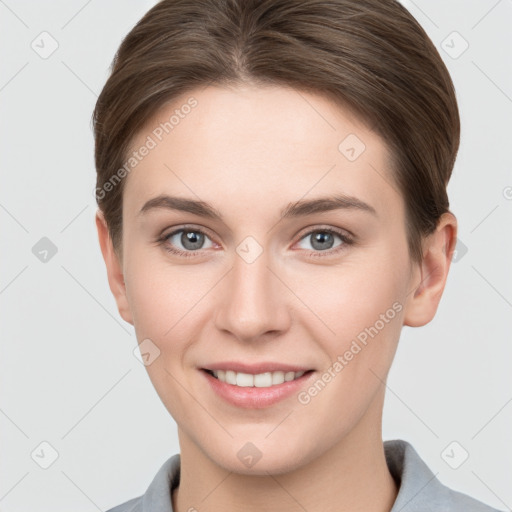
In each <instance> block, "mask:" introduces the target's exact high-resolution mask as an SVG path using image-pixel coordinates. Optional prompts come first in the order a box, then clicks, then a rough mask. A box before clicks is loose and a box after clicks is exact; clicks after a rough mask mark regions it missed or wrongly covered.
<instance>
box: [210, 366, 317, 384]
mask: <svg viewBox="0 0 512 512" xmlns="http://www.w3.org/2000/svg"><path fill="white" fill-rule="evenodd" d="M204 371H205V372H206V373H208V374H209V375H211V376H212V377H215V378H216V379H218V380H220V381H221V382H225V383H226V384H231V385H233V386H238V387H245V388H247V387H256V388H270V387H273V386H279V385H280V384H283V383H284V382H290V381H292V380H297V379H300V378H301V377H302V376H303V375H307V374H310V373H311V372H312V371H313V370H308V371H300V372H283V371H276V372H265V373H258V374H252V373H242V372H235V371H232V370H208V369H206V368H205V369H204Z"/></svg>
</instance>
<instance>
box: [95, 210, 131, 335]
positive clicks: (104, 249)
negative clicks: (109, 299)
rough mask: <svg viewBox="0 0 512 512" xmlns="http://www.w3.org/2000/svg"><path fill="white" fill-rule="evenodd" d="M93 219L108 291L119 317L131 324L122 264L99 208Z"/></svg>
mask: <svg viewBox="0 0 512 512" xmlns="http://www.w3.org/2000/svg"><path fill="white" fill-rule="evenodd" d="M95 220H96V228H97V230H98V241H99V243H100V248H101V253H102V255H103V260H104V261H105V266H106V268H107V278H108V284H109V287H110V291H111V292H112V295H113V296H114V298H115V300H116V303H117V309H118V310H119V314H120V315H121V317H122V318H123V319H124V320H125V321H126V322H128V323H130V324H132V325H133V318H132V314H131V310H130V307H129V303H128V298H127V295H126V285H125V282H124V275H123V269H122V265H121V263H120V261H119V257H118V255H117V254H116V252H115V250H114V246H113V243H112V238H111V237H110V233H109V231H108V227H107V223H106V221H105V217H104V216H103V213H102V212H101V210H99V209H98V210H97V212H96V219H95Z"/></svg>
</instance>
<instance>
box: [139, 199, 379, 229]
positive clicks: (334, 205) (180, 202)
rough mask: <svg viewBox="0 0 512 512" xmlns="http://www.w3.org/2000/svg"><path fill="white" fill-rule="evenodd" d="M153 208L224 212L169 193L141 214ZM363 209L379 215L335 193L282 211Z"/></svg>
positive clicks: (213, 215) (212, 215)
mask: <svg viewBox="0 0 512 512" xmlns="http://www.w3.org/2000/svg"><path fill="white" fill-rule="evenodd" d="M153 209H168V210H177V211H182V212H188V213H192V214H194V215H198V216H199V217H205V218H208V219H212V220H218V221H221V222H222V221H223V220H224V219H223V216H222V214H221V213H220V212H219V211H218V210H217V209H215V208H214V207H213V206H211V205H210V204H209V203H205V202H204V201H196V200H194V199H187V198H184V197H176V196H169V195H159V196H157V197H154V198H153V199H150V200H149V201H147V202H146V203H144V206H143V207H142V208H141V209H140V211H139V214H138V215H140V214H143V213H146V212H148V211H150V210H153ZM339 209H343V210H361V211H363V212H367V213H370V214H372V215H374V216H376V217H377V216H378V215H377V212H376V211H375V208H373V206H371V205H369V204H367V203H365V202H364V201H361V200H360V199H358V198H357V197H353V196H348V195H345V194H335V195H332V196H326V197H319V198H316V199H309V200H299V201H296V202H294V203H289V204H288V205H287V206H286V207H285V208H284V209H283V210H282V211H281V218H282V219H289V218H297V217H305V216H307V215H312V214H314V213H322V212H327V211H331V210H339Z"/></svg>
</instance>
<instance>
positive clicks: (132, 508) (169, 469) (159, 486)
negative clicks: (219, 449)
mask: <svg viewBox="0 0 512 512" xmlns="http://www.w3.org/2000/svg"><path fill="white" fill-rule="evenodd" d="M179 481H180V455H179V453H178V454H175V455H173V456H172V457H170V458H169V459H167V460H166V461H165V462H164V463H163V465H162V466H161V467H160V469H159V470H158V472H157V474H156V475H155V477H154V478H153V480H152V481H151V483H150V484H149V486H148V488H147V490H146V492H145V493H144V494H143V495H142V496H138V497H137V498H132V499H130V500H128V501H125V502H124V503H121V504H120V505H117V506H115V507H114V508H110V509H108V510H107V512H143V511H153V510H154V511H158V512H173V510H172V499H171V493H172V490H173V489H174V487H176V486H177V485H178V484H179Z"/></svg>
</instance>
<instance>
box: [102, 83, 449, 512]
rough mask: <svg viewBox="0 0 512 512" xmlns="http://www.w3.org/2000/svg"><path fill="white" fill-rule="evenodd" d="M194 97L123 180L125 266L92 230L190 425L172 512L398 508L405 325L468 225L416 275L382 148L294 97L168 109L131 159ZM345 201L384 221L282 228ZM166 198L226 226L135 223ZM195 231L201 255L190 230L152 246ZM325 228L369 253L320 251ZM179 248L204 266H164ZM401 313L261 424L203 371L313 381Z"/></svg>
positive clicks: (181, 217)
mask: <svg viewBox="0 0 512 512" xmlns="http://www.w3.org/2000/svg"><path fill="white" fill-rule="evenodd" d="M190 96H193V97H194V98H196V99H197V101H198V106H197V107H196V108H195V109H192V111H191V112H190V113H189V114H188V115H187V116H185V117H184V119H181V120H180V123H179V125H177V126H176V127H175V128H174V130H173V131H172V132H170V133H169V134H167V135H166V136H165V137H164V138H163V139H162V141H161V142H159V144H158V145H157V147H155V148H154V149H152V150H151V151H150V152H149V154H148V155H147V156H145V157H144V158H143V159H142V161H141V162H140V163H138V165H137V166H136V167H135V168H134V169H133V170H132V171H131V172H130V174H129V175H128V177H127V178H126V179H127V182H126V183H125V190H124V199H123V239H122V256H121V253H119V254H118V253H116V251H114V248H113V246H112V242H111V239H110V237H109V234H108V230H107V227H106V225H105V221H104V219H103V216H102V215H101V212H100V211H98V213H97V217H96V225H97V229H98V236H99V242H100V246H101V250H102V254H103V257H104V260H105V264H106V268H107V275H108V281H109V285H110V288H111V290H112V293H113V295H114V297H115V299H116V302H117V306H118V309H119V312H120V314H121V316H122V317H123V318H124V320H126V321H127V322H129V323H130V324H132V325H134V327H135V331H136V335H137V339H138V342H139V343H140V342H141V341H142V340H144V339H146V338H149V339H151V340H152V342H153V343H154V344H155V345H156V346H158V348H159V350H160V356H159V357H158V358H156V359H155V360H154V361H153V362H152V363H151V364H150V365H148V366H147V367H146V368H147V371H148V374H149V377H150V379H151V381H152V383H153V385H154V387H155V389H156V391H157V393H158V395H159V396H160V398H161V400H162V402H163V404H164V405H165V407H166V408H167V409H168V411H169V412H170V414H171V415H172V416H173V418H174V419H175V421H176V423H177V425H178V436H179V442H180V451H181V481H180V485H179V487H178V488H177V489H176V490H175V491H174V493H173V497H172V501H173V506H174V510H175V511H178V512H185V511H188V510H189V509H191V507H194V508H195V509H196V510H198V511H200V512H203V511H205V512H206V511H221V510H231V511H236V510H243V511H246V512H247V511H252V510H280V511H288V510H299V509H301V510H302V508H301V507H303V508H304V509H306V510H308V511H309V512H314V511H320V510H321V511H334V510H336V511H349V510H350V511H352V510H365V511H370V512H377V511H389V510H390V509H391V507H392V505H393V503H394V501H395V499H396V495H397V485H396V483H395V482H394V480H393V478H392V476H391V475H390V473H389V471H388V468H387V465H386V461H385V457H384V449H383V442H382V434H381V425H382V410H383V401H384V391H385V380H386V378H387V375H388V371H389V369H390V366H391V363H392V360H393V357H394V354H395V351H396V349H397V345H398V341H399V337H400V331H401V329H402V326H403V325H408V326H412V327H416V326H421V325H425V324H427V323H428V322H430V321H431V320H432V318H433V317H434V315H435V313H436V310H437V307H438V304H439V301H440V299H441V296H442V293H443V290H444V287H445V283H446V279H447V275H448V271H449V268H450V262H451V254H452V252H453V250H454V246H455V240H456V234H457V222H456V219H455V217H454V216H453V215H452V214H451V213H448V214H445V215H443V217H442V218H441V220H440V222H439V224H438V228H437V230H436V232H435V233H433V234H432V235H430V236H429V237H427V238H426V239H425V240H424V258H423V261H422V262H421V264H414V263H413V262H412V261H411V259H410V257H409V253H408V249H407V240H406V231H405V209H404V202H403V199H402V197H401V195H400V194H399V193H398V191H397V189H396V188H395V187H394V186H393V177H392V169H390V168H389V167H388V164H387V162H388V157H389V154H388V149H387V147H386V145H385V144H384V142H383V141H382V139H381V138H380V137H379V136H378V135H377V134H376V133H375V132H373V131H371V130H370V129H369V128H367V127H365V126H364V125H363V124H362V123H361V122H360V121H359V120H358V119H357V118H356V117H354V116H353V115H351V114H350V113H349V112H348V111H345V110H344V109H341V108H339V107H337V106H335V105H334V104H332V103H331V102H330V101H329V100H327V99H325V98H323V97H322V96H320V95H313V94H306V93H304V92H300V93H299V92H298V91H296V90H293V89H289V88H284V87H261V86H260V87H255V86H249V85H246V86H243V87H241V86H240V87H236V88H221V87H207V88H205V89H198V90H195V91H192V92H191V93H188V94H187V95H184V96H183V97H181V98H179V99H177V100H176V101H174V102H173V103H172V105H171V104H168V105H165V106H163V107H162V108H161V110H160V111H159V112H158V114H157V115H156V116H154V118H153V119H151V120H150V122H148V123H147V125H146V126H145V127H144V128H143V129H142V130H141V131H140V132H139V133H138V134H137V135H136V137H135V139H134V141H133V148H138V147H140V146H141V145H142V144H144V142H145V141H146V138H147V136H148V135H150V134H151V131H152V130H153V129H154V128H155V127H156V126H158V124H159V123H160V122H163V121H165V120H167V119H169V117H170V115H172V113H173V111H174V109H175V108H179V106H180V105H183V104H184V103H185V102H186V100H187V98H189V97H190ZM349 134H356V135H357V137H358V138H359V139H360V140H362V141H363V142H364V144H365V146H366V149H365V150H364V152H363V153H362V154H361V155H360V156H359V157H358V158H357V159H356V160H355V161H349V160H348V159H347V158H346V157H345V156H344V155H343V154H342V153H341V152H340V151H339V150H338V145H339V144H340V142H341V141H342V140H343V139H344V138H345V137H346V136H347V135H349ZM372 167H373V168H372ZM376 171H378V172H376ZM334 192H340V193H345V194H349V195H351V196H355V197H357V198H358V199H360V200H362V201H364V202H366V203H368V204H370V205H371V206H372V207H373V208H374V209H375V211H376V213H377V215H371V214H370V213H368V212H365V211H362V210H348V209H339V210H332V211H329V212H323V213H315V214H312V215H309V216H307V217H304V218H294V219H281V218H280V216H279V212H280V211H281V209H282V208H284V207H285V206H287V205H288V204H289V203H293V202H295V201H298V200H300V199H313V198H316V197H320V196H325V195H330V194H332V193H334ZM162 193H165V194H169V195H177V196H180V197H186V198H191V199H196V200H197V199H200V200H202V201H205V202H208V203H210V204H212V205H213V206H214V207H215V208H216V209H217V210H218V211H220V212H221V213H222V215H223V217H224V221H223V222H220V221H217V220H211V219H207V218H203V217H200V216H197V215H193V214H190V213H185V212H179V211H173V210H167V209H163V208H160V209H154V210H150V211H148V212H146V213H144V214H138V212H139V210H140V209H141V207H142V206H143V204H144V203H145V202H146V201H147V200H149V199H151V198H153V197H155V196H157V195H159V194H162ZM184 224H192V228H190V227H189V229H192V230H194V228H196V229H202V230H203V231H205V232H206V237H205V239H204V243H203V245H202V246H200V248H199V249H194V248H192V249H190V248H189V247H190V245H188V246H186V245H183V243H182V239H181V241H180V235H181V233H179V234H178V235H175V236H174V237H173V238H172V241H171V240H168V241H167V242H163V243H161V244H159V243H158V242H157V240H158V239H159V237H160V236H161V235H162V234H164V235H165V234H169V233H171V232H172V231H173V230H176V229H179V228H180V227H182V226H183V225H184ZM325 227H332V228H338V229H339V230H341V231H342V232H343V230H348V231H349V232H350V233H352V234H353V235H355V237H356V240H357V242H356V243H355V244H353V245H345V246H344V247H343V249H342V250H341V251H340V252H335V251H336V249H337V248H338V247H339V246H341V245H342V244H343V242H342V241H341V239H339V238H338V236H337V235H334V239H333V241H332V246H330V247H331V248H329V246H328V245H327V246H326V245H325V242H324V246H323V247H326V249H324V250H322V249H321V248H320V249H318V248H315V247H322V246H315V245H313V243H314V240H313V237H312V231H315V230H318V231H322V228H325ZM315 232H316V231H315ZM313 234H314V233H313ZM247 236H252V237H253V238H254V239H255V240H256V241H257V242H258V244H259V245H260V246H261V249H262V251H263V252H262V253H261V255H260V256H259V257H258V258H257V259H256V260H255V261H254V262H252V263H250V264H249V263H247V262H246V261H245V260H244V259H243V258H242V257H240V256H239V254H238V253H237V252H236V249H237V246H238V245H239V244H240V243H241V242H242V241H243V240H244V239H245V238H246V237H247ZM172 243H174V247H175V248H178V249H181V250H182V251H187V249H188V251H189V252H192V251H194V250H195V251H196V256H194V257H189V258H187V257H183V256H178V255H174V254H171V253H169V252H168V251H166V250H165V245H166V244H167V246H170V245H172ZM185 243H186V241H185ZM328 252H330V253H331V255H330V256H322V254H327V253H328ZM312 253H316V254H319V255H320V256H321V257H315V256H312V255H311V254H312ZM320 253H321V254H320ZM395 302H398V303H399V304H400V305H401V306H402V309H401V311H400V312H399V313H397V314H396V316H395V317H394V319H393V320H391V321H389V322H388V323H386V325H385V327H384V328H382V329H381V330H379V332H378V334H377V335H376V336H375V337H374V338H373V339H370V340H369V342H368V344H367V345H366V346H365V347H364V349H363V350H361V351H360V352H359V353H358V354H357V355H355V356H354V358H353V359H352V360H351V361H350V362H348V364H347V365H346V366H345V367H344V368H343V370H342V371H340V372H339V373H338V374H336V377H335V378H333V379H332V380H331V381H330V382H329V383H328V384H327V385H326V386H325V388H324V389H323V390H322V391H321V392H319V393H318V394H317V395H316V396H314V397H313V398H312V399H311V401H310V402H309V403H308V404H302V403H299V401H298V400H297V396H296V395H292V396H291V397H289V398H287V399H285V400H282V401H280V402H278V403H277V404H275V405H272V406H269V407H267V408H263V409H247V408H240V407H235V406H233V405H230V404H228V403H226V402H224V401H223V400H222V399H221V398H220V397H218V396H217V395H216V394H214V392H213V391H212V390H211V389H210V388H209V386H208V385H207V382H206V379H205V378H204V376H203V375H202V374H201V373H200V371H199V370H198V368H200V367H208V363H212V362H218V361H225V360H228V359H229V360H237V361H249V362H255V361H279V362H287V363H290V364H299V365H305V366H307V367H309V368H313V369H315V376H314V377H313V378H312V380H311V381H309V382H310V383H311V382H314V381H316V380H317V379H318V378H319V377H321V375H322V373H323V372H325V371H326V370H327V369H328V368H329V367H332V364H333V362H334V361H336V358H337V357H338V356H339V355H343V354H344V353H345V352H346V350H347V349H349V347H350V344H351V342H352V341H353V340H354V339H356V336H357V335H358V334H359V333H360V332H361V331H363V330H364V328H365V327H369V326H373V325H374V324H375V322H376V321H377V320H378V319H379V315H381V314H383V313H385V312H386V311H387V310H388V309H389V308H391V307H392V304H393V303H395ZM148 427H149V426H148ZM247 442H251V443H253V444H254V445H255V446H256V447H257V448H258V449H259V451H260V452H261V453H262V457H261V459H260V460H259V461H258V462H257V463H256V464H255V465H253V466H252V467H250V468H249V467H246V466H245V465H244V464H243V463H242V462H241V460H240V459H239V458H238V456H237V452H238V451H239V450H240V449H241V448H242V447H243V446H244V445H245V444H246V443H247Z"/></svg>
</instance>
